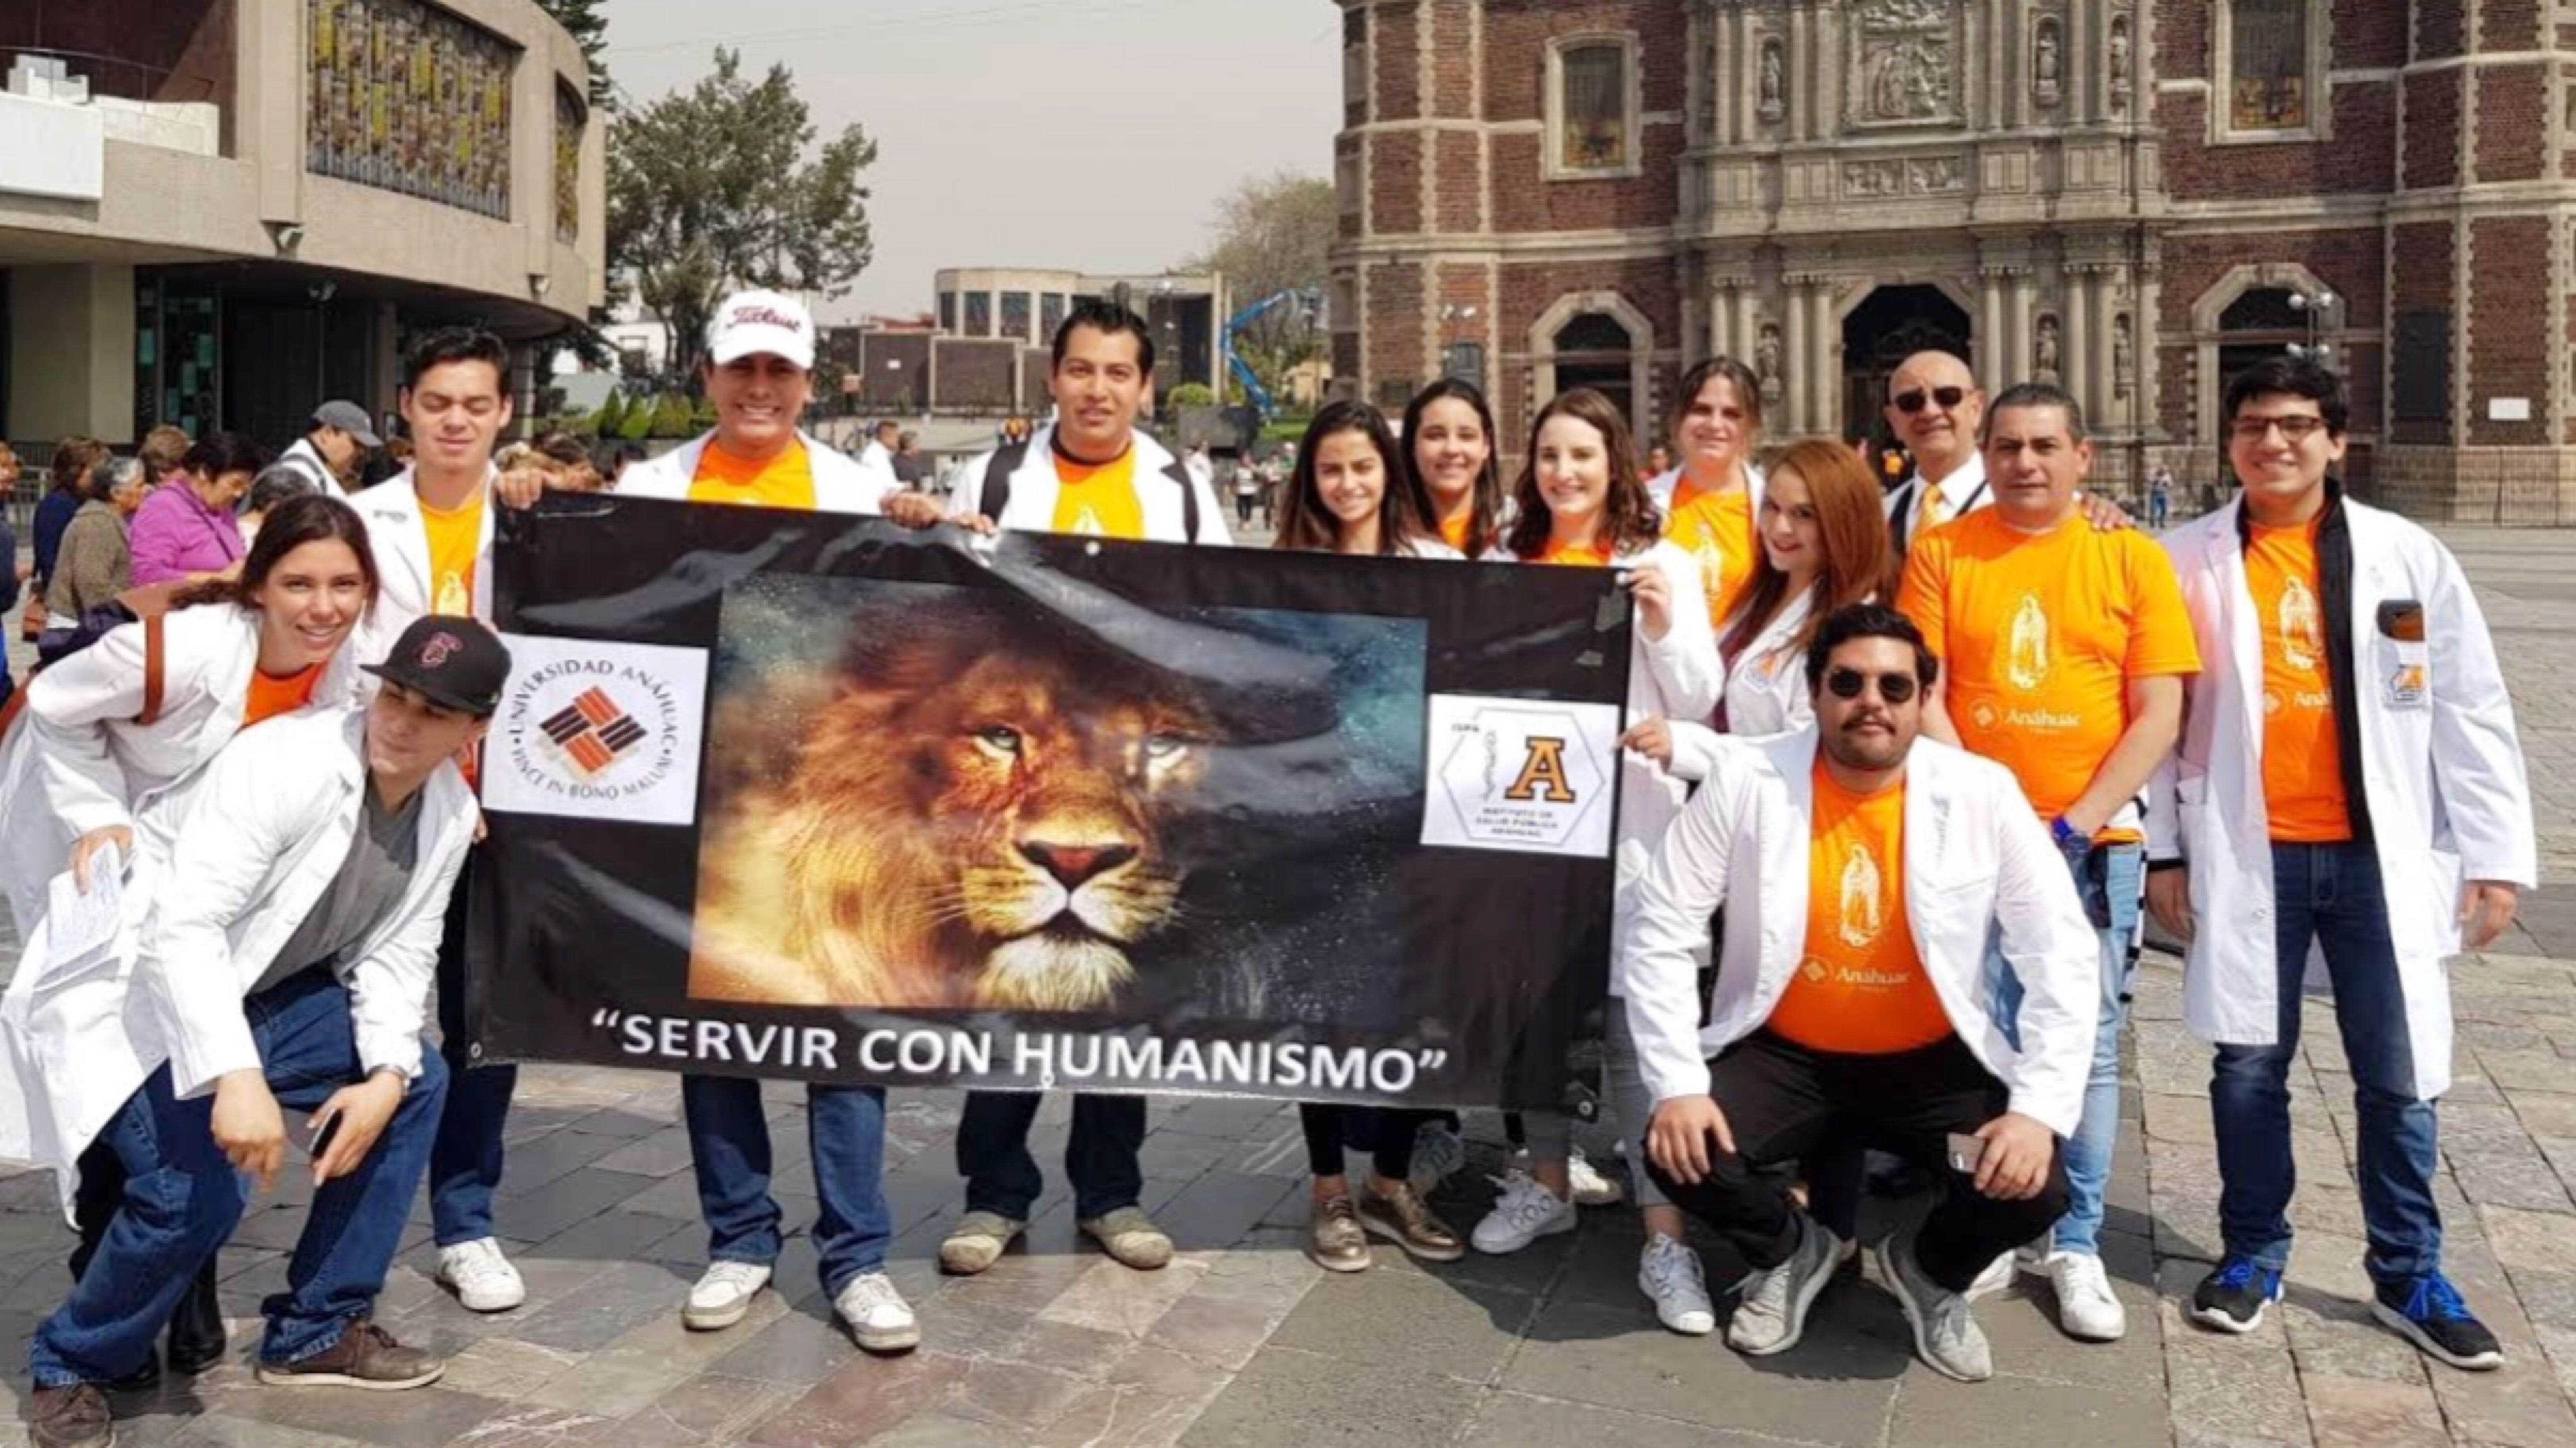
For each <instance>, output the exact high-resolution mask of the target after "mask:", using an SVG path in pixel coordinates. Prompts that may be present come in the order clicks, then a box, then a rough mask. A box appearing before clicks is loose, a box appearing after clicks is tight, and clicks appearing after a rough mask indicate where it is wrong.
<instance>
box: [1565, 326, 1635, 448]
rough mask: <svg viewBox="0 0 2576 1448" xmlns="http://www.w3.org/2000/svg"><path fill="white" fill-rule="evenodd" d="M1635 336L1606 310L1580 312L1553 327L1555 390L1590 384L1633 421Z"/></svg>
mask: <svg viewBox="0 0 2576 1448" xmlns="http://www.w3.org/2000/svg"><path fill="white" fill-rule="evenodd" d="M1633 345H1634V339H1632V338H1631V337H1630V336H1629V335H1628V329H1627V328H1626V327H1624V326H1622V325H1620V322H1619V319H1618V318H1616V317H1613V316H1611V315H1609V314H1608V313H1606V312H1583V313H1579V314H1577V315H1576V316H1574V317H1573V318H1571V319H1570V320H1568V321H1567V322H1566V324H1565V325H1564V326H1562V327H1559V328H1557V329H1556V390H1557V393H1558V394H1559V395H1560V396H1561V395H1563V394H1565V393H1568V392H1572V391H1573V390H1574V389H1576V388H1578V387H1589V388H1591V389H1592V390H1593V391H1595V392H1598V393H1600V394H1602V395H1603V396H1605V397H1607V398H1609V399H1610V401H1611V402H1612V403H1613V404H1614V405H1616V406H1617V407H1618V409H1619V412H1620V414H1621V415H1622V416H1625V417H1627V418H1629V419H1630V420H1631V421H1632V422H1633V421H1634V420H1635V418H1636V415H1637V409H1636V395H1637V388H1636V373H1635V366H1634V364H1635V360H1636V359H1635V358H1634V357H1633V356H1631V355H1630V349H1631V347H1632V346H1633Z"/></svg>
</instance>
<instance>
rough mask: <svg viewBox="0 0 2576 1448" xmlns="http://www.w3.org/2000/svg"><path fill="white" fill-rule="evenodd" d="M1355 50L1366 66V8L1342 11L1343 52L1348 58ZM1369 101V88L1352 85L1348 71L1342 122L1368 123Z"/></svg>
mask: <svg viewBox="0 0 2576 1448" xmlns="http://www.w3.org/2000/svg"><path fill="white" fill-rule="evenodd" d="M1353 51H1358V52H1360V56H1361V64H1362V65H1363V66H1365V65H1366V63H1367V51H1368V12H1367V11H1366V10H1357V9H1353V10H1345V11H1343V12H1342V53H1343V56H1344V57H1345V59H1346V60H1347V58H1348V57H1349V55H1350V54H1351V52H1353ZM1361 74H1362V75H1366V74H1367V71H1366V70H1365V69H1363V70H1362V71H1361ZM1368 102H1369V98H1368V88H1367V87H1366V86H1364V85H1363V86H1360V87H1357V88H1354V87H1352V86H1351V85H1350V84H1349V77H1348V74H1347V72H1346V73H1345V76H1344V84H1343V86H1342V124H1343V125H1345V126H1360V125H1366V124H1367V123H1368Z"/></svg>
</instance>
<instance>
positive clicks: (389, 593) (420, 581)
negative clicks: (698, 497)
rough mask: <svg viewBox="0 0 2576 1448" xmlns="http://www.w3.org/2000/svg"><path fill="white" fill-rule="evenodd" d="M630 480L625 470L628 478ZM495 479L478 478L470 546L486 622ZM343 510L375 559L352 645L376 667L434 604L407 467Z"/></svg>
mask: <svg viewBox="0 0 2576 1448" xmlns="http://www.w3.org/2000/svg"><path fill="white" fill-rule="evenodd" d="M633 475H634V474H633V470H631V469H630V470H629V472H628V476H630V477H631V476H633ZM499 476H500V470H499V469H497V468H495V469H492V470H491V471H490V473H489V474H488V476H486V477H485V479H484V482H483V490H484V492H483V497H484V501H483V532H482V537H481V539H480V540H479V541H477V542H476V544H475V545H474V599H473V607H474V616H475V617H476V618H479V619H486V620H488V619H490V618H491V617H492V567H491V565H492V523H493V514H494V510H495V509H496V508H498V507H499V502H498V500H497V499H495V498H493V497H492V492H491V489H492V479H493V478H497V477H499ZM349 506H351V507H353V508H356V509H357V510H358V516H359V517H361V518H364V519H365V520H366V521H367V547H368V549H369V550H370V551H372V552H373V553H374V554H375V555H376V573H377V576H378V578H379V579H380V586H379V588H378V591H377V594H376V611H375V614H374V616H373V617H372V618H370V619H369V620H368V621H367V624H366V627H365V628H364V629H363V630H362V632H363V634H364V638H363V639H360V640H353V642H356V643H358V644H359V645H360V647H359V649H358V656H359V661H360V662H361V663H371V664H372V663H380V662H382V661H383V659H384V657H385V655H387V654H389V653H392V652H393V647H394V641H395V640H397V639H399V638H401V637H402V631H403V630H404V629H407V628H409V627H411V624H412V620H414V619H416V618H419V617H421V616H422V615H424V614H426V613H428V612H429V609H430V604H431V603H432V602H433V601H434V600H435V597H436V595H435V594H434V593H433V592H432V591H431V583H430V577H429V533H428V530H427V527H426V526H425V525H424V524H423V523H422V521H421V513H420V494H419V492H418V491H416V490H415V488H414V485H413V472H412V469H410V468H405V469H403V470H402V471H401V472H399V473H396V474H394V475H393V476H392V477H390V478H387V479H385V480H384V481H383V482H381V483H378V484H376V485H375V486H374V487H372V488H369V489H367V490H366V491H365V492H363V493H360V494H358V495H357V496H356V497H353V498H351V499H350V500H349Z"/></svg>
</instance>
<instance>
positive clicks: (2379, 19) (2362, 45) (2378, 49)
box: [2197, 0, 2406, 70]
mask: <svg viewBox="0 0 2576 1448" xmlns="http://www.w3.org/2000/svg"><path fill="white" fill-rule="evenodd" d="M2197 8H2199V9H2202V10H2207V9H2209V8H2210V5H2209V0H2198V5H2197ZM2332 38H2333V42H2334V63H2335V65H2336V67H2337V68H2339V69H2353V70H2359V69H2365V68H2367V69H2381V68H2385V67H2390V66H2399V65H2404V64H2405V63H2406V6H2405V3H2404V0H2335V3H2334V23H2333V28H2332Z"/></svg>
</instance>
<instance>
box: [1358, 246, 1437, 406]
mask: <svg viewBox="0 0 2576 1448" xmlns="http://www.w3.org/2000/svg"><path fill="white" fill-rule="evenodd" d="M1422 283H1423V279H1422V268H1421V267H1420V266H1418V265H1416V264H1414V263H1412V262H1409V261H1408V262H1381V263H1378V264H1377V265H1374V266H1371V267H1370V268H1369V270H1368V310H1369V355H1368V379H1367V380H1368V395H1369V397H1370V398H1371V399H1372V400H1375V399H1376V398H1377V396H1378V388H1379V386H1380V384H1382V383H1384V382H1386V381H1388V380H1389V379H1401V380H1403V381H1404V382H1405V383H1406V384H1407V385H1408V387H1410V386H1411V385H1413V384H1418V383H1420V382H1421V381H1423V380H1424V379H1425V378H1427V377H1429V376H1430V375H1431V372H1432V368H1431V367H1429V366H1427V365H1426V361H1425V359H1424V357H1423V355H1422Z"/></svg>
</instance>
